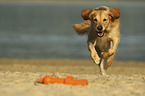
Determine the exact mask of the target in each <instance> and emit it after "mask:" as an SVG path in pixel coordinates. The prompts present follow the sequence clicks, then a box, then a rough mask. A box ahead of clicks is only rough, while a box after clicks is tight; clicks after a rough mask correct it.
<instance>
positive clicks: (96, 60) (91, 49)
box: [88, 42, 100, 64]
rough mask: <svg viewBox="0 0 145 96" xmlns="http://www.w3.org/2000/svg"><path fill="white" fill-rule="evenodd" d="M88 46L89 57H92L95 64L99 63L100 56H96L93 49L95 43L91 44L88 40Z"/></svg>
mask: <svg viewBox="0 0 145 96" xmlns="http://www.w3.org/2000/svg"><path fill="white" fill-rule="evenodd" d="M88 47H89V50H90V54H91V58H92V59H93V61H94V62H95V63H96V64H99V63H100V57H99V56H98V53H97V51H96V49H95V44H92V43H91V42H88Z"/></svg>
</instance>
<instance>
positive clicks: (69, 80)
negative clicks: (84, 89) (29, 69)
mask: <svg viewBox="0 0 145 96" xmlns="http://www.w3.org/2000/svg"><path fill="white" fill-rule="evenodd" d="M35 83H36V84H38V83H43V84H46V85H47V84H54V83H57V84H66V85H82V86H84V85H88V80H78V79H74V78H73V77H72V76H66V78H56V77H51V76H45V77H44V78H40V79H39V80H36V82H35Z"/></svg>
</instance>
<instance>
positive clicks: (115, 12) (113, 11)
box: [109, 8, 120, 19]
mask: <svg viewBox="0 0 145 96" xmlns="http://www.w3.org/2000/svg"><path fill="white" fill-rule="evenodd" d="M109 11H110V14H109V15H110V16H111V17H112V18H114V19H118V18H119V17H120V10H119V9H118V8H114V9H113V8H110V9H109Z"/></svg>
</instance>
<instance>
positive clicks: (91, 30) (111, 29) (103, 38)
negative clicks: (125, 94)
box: [73, 6, 120, 75]
mask: <svg viewBox="0 0 145 96" xmlns="http://www.w3.org/2000/svg"><path fill="white" fill-rule="evenodd" d="M81 15H82V18H83V19H84V20H86V21H84V22H83V23H81V24H74V25H73V28H74V29H75V30H76V32H77V33H78V34H79V35H82V34H87V35H88V41H87V42H88V48H89V51H90V54H91V58H92V59H93V61H94V62H95V63H96V64H98V65H99V66H100V71H101V73H102V74H103V75H105V70H107V68H108V67H109V66H110V65H111V63H112V61H113V59H114V55H115V52H116V49H117V46H118V43H119V40H120V23H119V17H120V10H119V9H118V8H115V9H113V8H109V7H106V6H102V7H99V8H95V9H84V10H82V13H81Z"/></svg>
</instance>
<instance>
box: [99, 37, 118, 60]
mask: <svg viewBox="0 0 145 96" xmlns="http://www.w3.org/2000/svg"><path fill="white" fill-rule="evenodd" d="M119 40H120V38H117V37H116V38H112V39H111V41H110V49H109V50H108V52H102V53H101V56H102V58H104V59H107V58H108V57H110V56H111V55H113V54H115V52H116V49H117V46H118V43H119Z"/></svg>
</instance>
